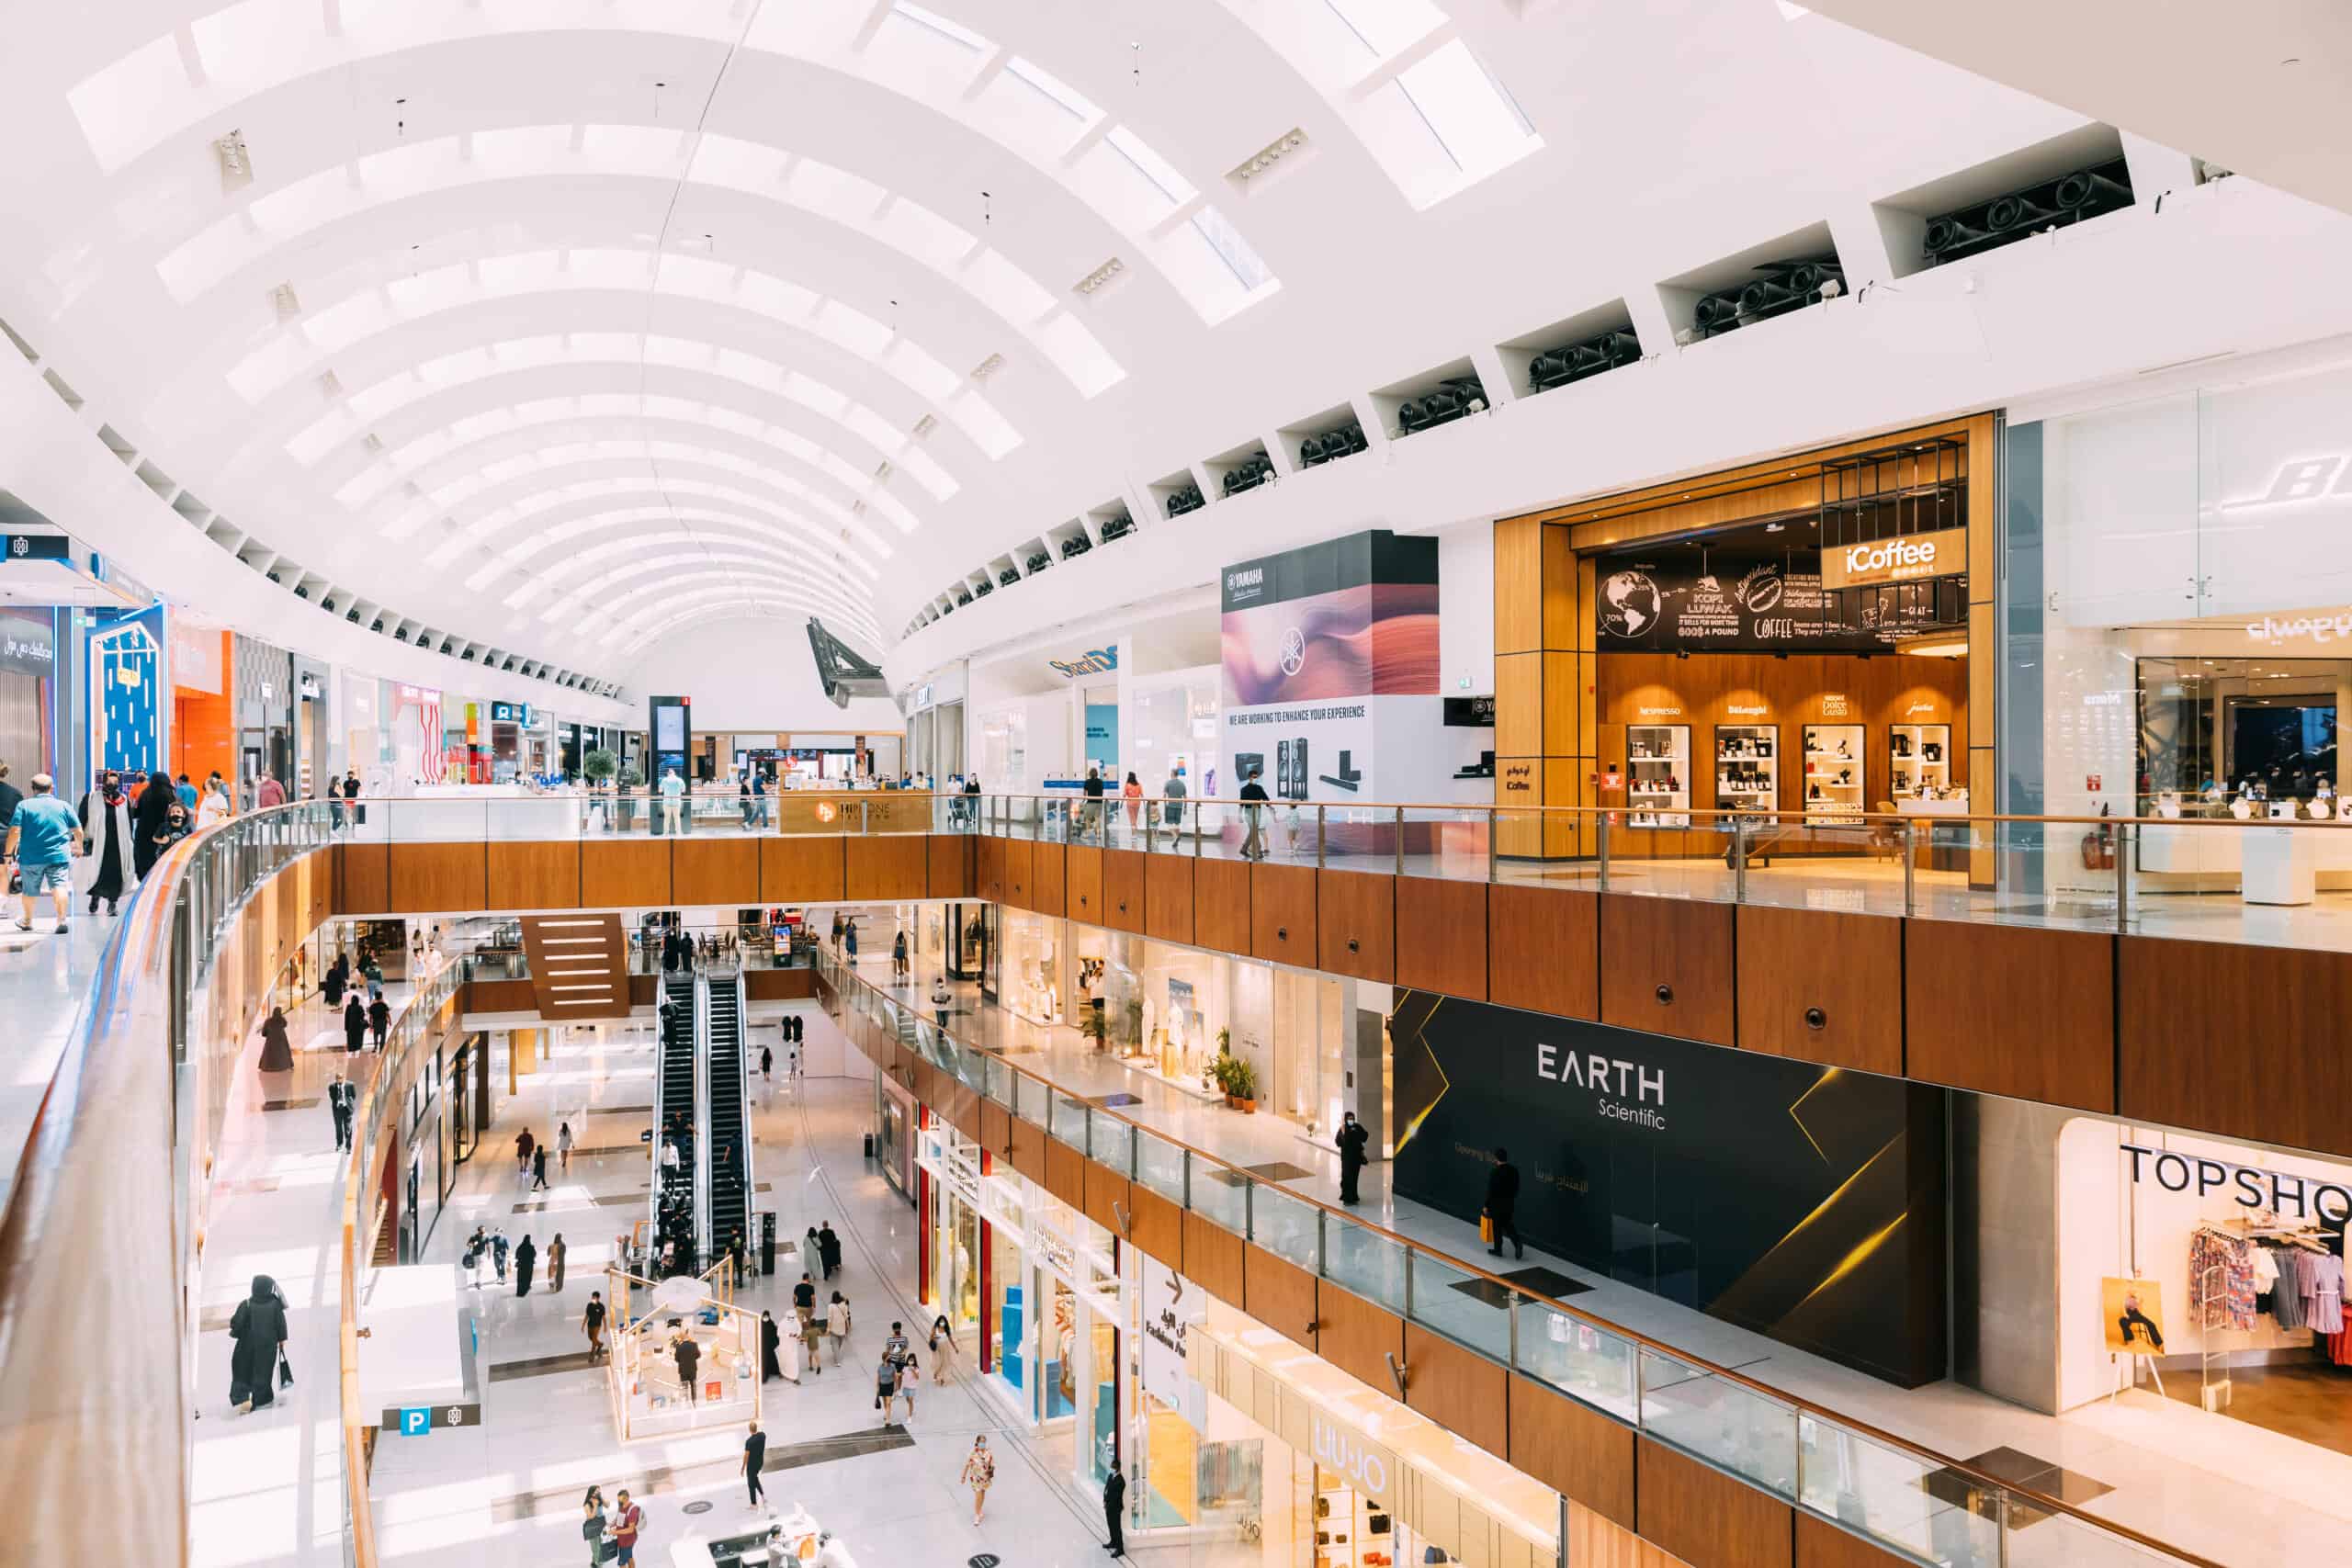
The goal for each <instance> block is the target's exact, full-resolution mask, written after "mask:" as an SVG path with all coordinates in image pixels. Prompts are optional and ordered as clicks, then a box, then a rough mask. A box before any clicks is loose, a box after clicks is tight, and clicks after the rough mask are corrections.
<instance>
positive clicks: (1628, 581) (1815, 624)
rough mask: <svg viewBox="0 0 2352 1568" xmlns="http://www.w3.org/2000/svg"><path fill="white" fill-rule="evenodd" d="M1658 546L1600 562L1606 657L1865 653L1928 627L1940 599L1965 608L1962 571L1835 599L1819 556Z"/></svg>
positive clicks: (1598, 629) (1598, 603) (1601, 641)
mask: <svg viewBox="0 0 2352 1568" xmlns="http://www.w3.org/2000/svg"><path fill="white" fill-rule="evenodd" d="M1674 555H1675V557H1676V558H1668V557H1666V556H1664V555H1662V554H1661V553H1659V552H1658V550H1657V547H1652V548H1651V549H1650V550H1648V551H1641V552H1627V553H1623V554H1619V555H1613V556H1603V557H1601V558H1600V565H1599V568H1598V573H1597V579H1596V592H1595V595H1594V604H1595V609H1594V615H1595V625H1594V628H1593V630H1594V633H1595V635H1596V637H1597V638H1598V646H1599V648H1600V651H1601V652H1603V653H1711V652H1712V653H1869V652H1873V651H1875V650H1877V649H1882V648H1888V647H1892V646H1893V645H1894V642H1895V641H1896V639H1897V637H1899V636H1901V635H1903V634H1905V633H1906V632H1908V631H1910V630H1913V629H1915V628H1916V627H1917V626H1926V625H1929V624H1932V623H1933V622H1934V620H1935V615H1934V608H1935V604H1936V602H1937V596H1938V595H1939V594H1946V595H1949V596H1950V598H1951V605H1952V606H1954V607H1960V606H1964V605H1965V604H1966V603H1967V598H1968V592H1967V584H1968V579H1967V578H1966V576H1964V575H1961V576H1953V577H1949V578H1941V579H1937V580H1935V584H1936V585H1935V586H1932V587H1931V586H1928V585H1927V584H1919V585H1917V587H1918V589H1919V590H1920V591H1919V592H1912V593H1908V594H1890V593H1860V592H1857V593H1853V594H1849V595H1840V594H1838V593H1833V592H1830V590H1829V589H1828V588H1827V586H1826V585H1825V584H1824V583H1823V581H1822V579H1821V551H1820V550H1819V549H1816V548H1813V547H1806V548H1803V549H1792V550H1785V551H1781V552H1779V553H1776V554H1773V555H1770V556H1731V555H1726V554H1725V553H1724V552H1723V551H1721V550H1713V551H1708V552H1706V553H1705V554H1704V555H1703V556H1702V554H1701V553H1700V552H1698V551H1696V550H1688V549H1678V550H1676V551H1675V552H1674ZM1685 555H1687V556H1688V557H1689V559H1688V560H1682V559H1679V557H1681V556H1685Z"/></svg>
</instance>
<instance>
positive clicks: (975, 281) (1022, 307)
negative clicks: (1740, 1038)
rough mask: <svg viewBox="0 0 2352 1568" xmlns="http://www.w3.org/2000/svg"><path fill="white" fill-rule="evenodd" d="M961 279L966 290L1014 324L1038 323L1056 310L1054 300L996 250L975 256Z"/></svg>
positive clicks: (1032, 279) (1033, 279)
mask: <svg viewBox="0 0 2352 1568" xmlns="http://www.w3.org/2000/svg"><path fill="white" fill-rule="evenodd" d="M961 276H962V278H963V280H964V285H965V287H966V288H969V289H971V291H972V292H973V293H975V294H977V295H978V296H979V297H980V299H981V300H982V302H984V303H985V304H987V305H988V307H989V309H990V310H995V311H996V312H997V313H998V314H999V315H1001V316H1002V317H1004V318H1005V319H1006V320H1007V321H1035V320H1036V319H1037V318H1038V317H1040V316H1042V315H1044V314H1045V313H1046V311H1047V310H1051V309H1053V305H1054V297H1053V296H1052V295H1050V294H1048V293H1046V291H1045V290H1044V289H1043V288H1039V287H1038V286H1037V283H1036V280H1035V278H1032V277H1031V276H1029V275H1028V274H1027V273H1025V272H1023V271H1022V270H1021V269H1020V268H1019V267H1017V266H1015V265H1012V263H1011V262H1009V261H1007V260H1006V259H1005V258H1004V256H1003V255H1002V254H1000V253H999V252H996V251H982V252H981V253H980V254H978V255H976V256H974V257H973V258H972V261H971V265H968V266H967V267H966V268H965V269H964V270H963V273H962V274H961Z"/></svg>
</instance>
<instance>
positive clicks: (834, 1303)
mask: <svg viewBox="0 0 2352 1568" xmlns="http://www.w3.org/2000/svg"><path fill="white" fill-rule="evenodd" d="M825 1334H826V1336H827V1337H829V1338H831V1340H832V1342H833V1365H835V1366H837V1367H838V1366H840V1365H841V1364H842V1351H843V1350H844V1349H845V1348H848V1345H849V1301H848V1298H846V1297H845V1296H843V1295H842V1293H841V1292H839V1291H835V1292H833V1299H832V1300H831V1301H830V1302H827V1303H825Z"/></svg>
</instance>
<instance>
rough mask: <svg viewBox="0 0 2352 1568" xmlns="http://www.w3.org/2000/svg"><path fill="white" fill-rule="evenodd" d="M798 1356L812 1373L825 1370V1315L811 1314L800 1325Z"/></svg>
mask: <svg viewBox="0 0 2352 1568" xmlns="http://www.w3.org/2000/svg"><path fill="white" fill-rule="evenodd" d="M800 1356H801V1359H803V1360H805V1361H807V1362H808V1363H809V1371H812V1372H817V1373H820V1374H821V1373H822V1372H823V1371H824V1370H825V1314H823V1313H820V1312H812V1313H810V1314H809V1316H808V1317H806V1318H804V1319H802V1320H801V1324H800Z"/></svg>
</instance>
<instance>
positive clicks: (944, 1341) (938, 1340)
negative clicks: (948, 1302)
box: [931, 1312, 956, 1382]
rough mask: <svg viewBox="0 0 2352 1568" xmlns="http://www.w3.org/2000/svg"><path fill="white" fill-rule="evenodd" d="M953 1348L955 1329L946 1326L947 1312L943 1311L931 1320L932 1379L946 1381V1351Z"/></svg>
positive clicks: (954, 1345) (954, 1344)
mask: <svg viewBox="0 0 2352 1568" xmlns="http://www.w3.org/2000/svg"><path fill="white" fill-rule="evenodd" d="M954 1348H956V1331H955V1330H954V1329H952V1328H950V1327H948V1326H947V1314H945V1313H944V1312H943V1313H941V1314H939V1315H938V1316H937V1317H934V1318H933V1319H932V1320H931V1375H932V1377H933V1380H934V1381H936V1382H946V1381H947V1352H948V1351H950V1350H953V1349H954Z"/></svg>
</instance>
